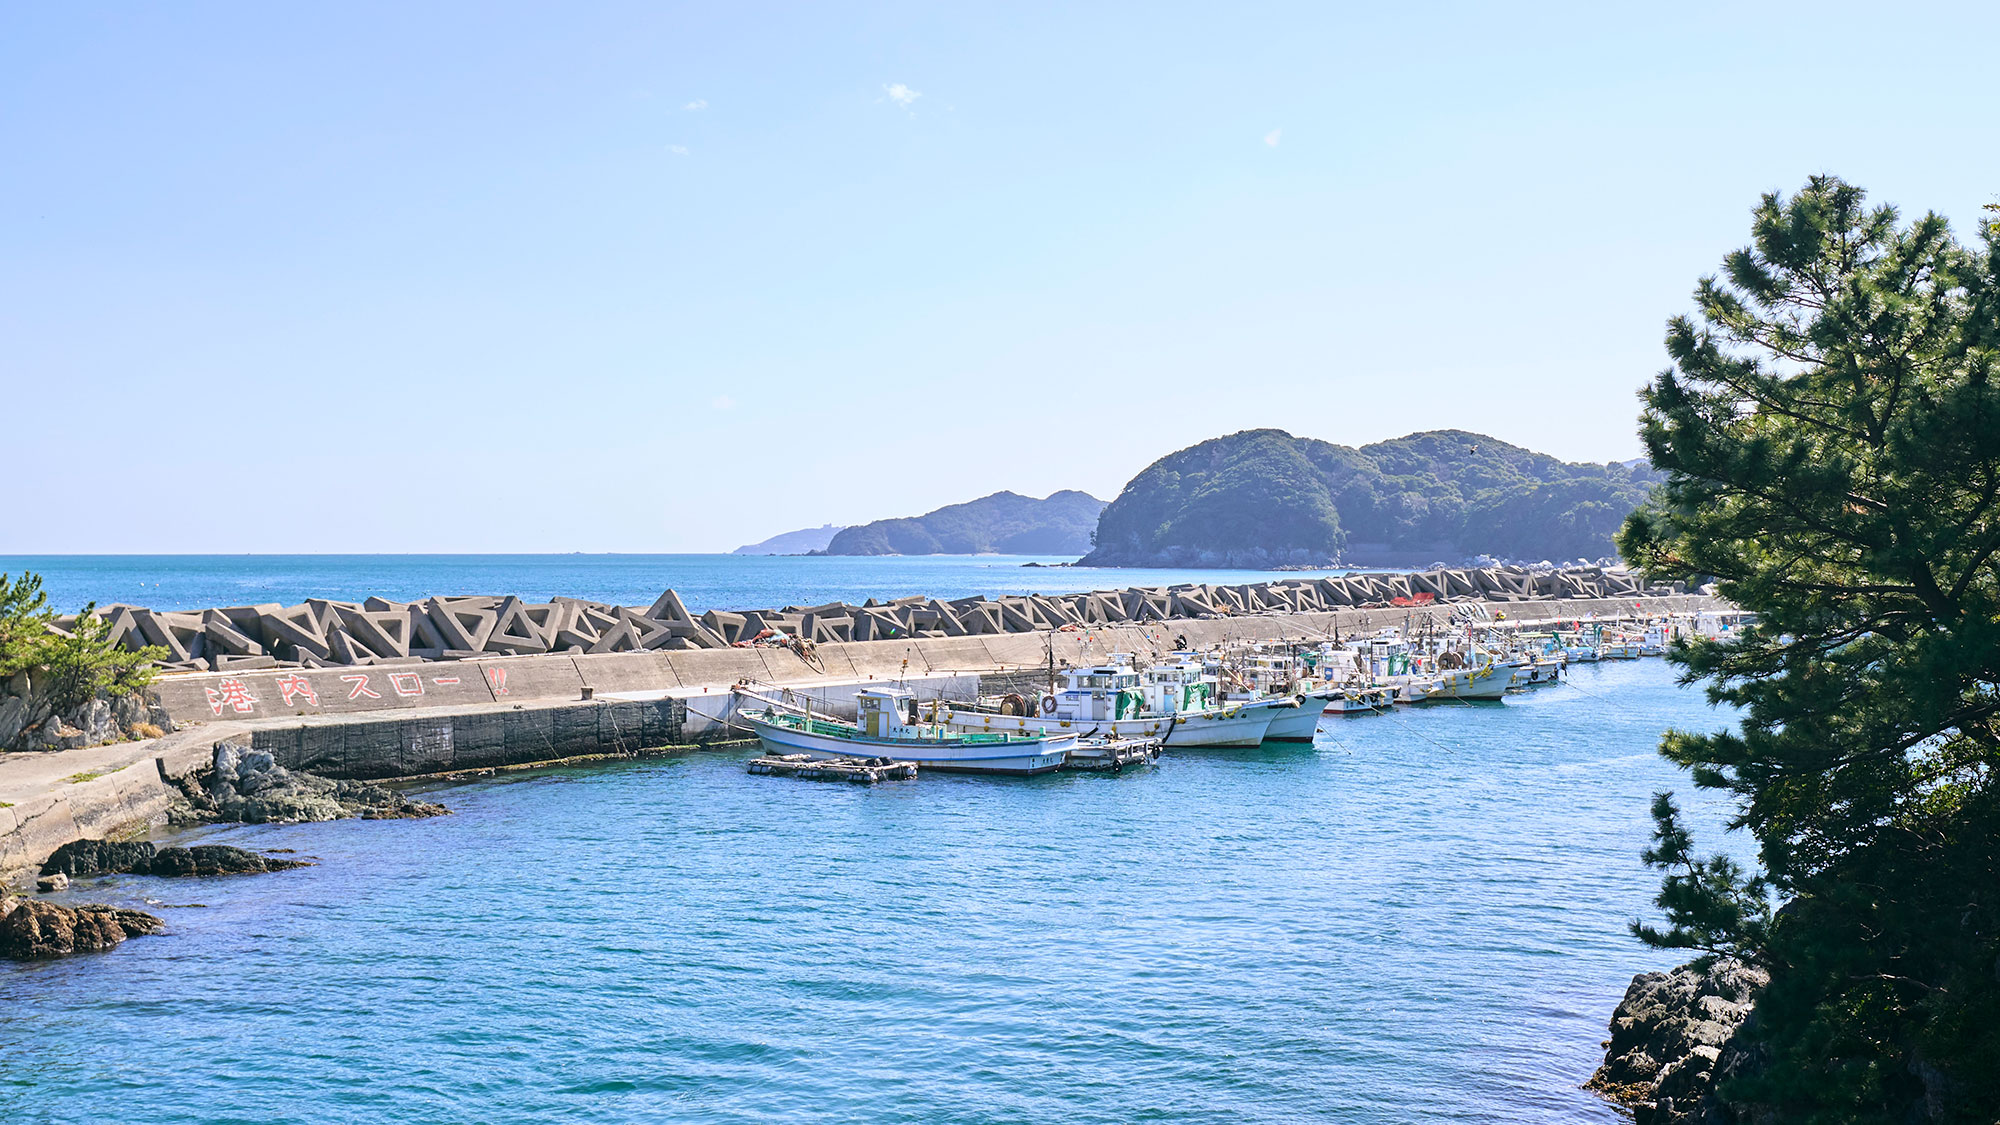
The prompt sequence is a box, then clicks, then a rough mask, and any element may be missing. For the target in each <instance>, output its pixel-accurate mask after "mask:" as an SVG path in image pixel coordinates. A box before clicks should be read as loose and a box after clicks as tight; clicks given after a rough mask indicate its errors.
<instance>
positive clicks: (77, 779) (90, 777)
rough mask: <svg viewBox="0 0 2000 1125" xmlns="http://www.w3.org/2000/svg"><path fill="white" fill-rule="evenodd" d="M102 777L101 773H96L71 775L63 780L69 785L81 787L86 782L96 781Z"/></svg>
mask: <svg viewBox="0 0 2000 1125" xmlns="http://www.w3.org/2000/svg"><path fill="white" fill-rule="evenodd" d="M103 776H104V774H103V772H102V771H100V772H97V773H73V774H70V775H69V776H68V777H65V778H63V780H64V781H67V782H69V783H70V784H71V785H81V784H83V783H84V782H86V781H96V780H97V779H98V778H100V777H103Z"/></svg>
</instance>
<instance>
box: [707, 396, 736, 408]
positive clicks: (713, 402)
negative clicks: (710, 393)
mask: <svg viewBox="0 0 2000 1125" xmlns="http://www.w3.org/2000/svg"><path fill="white" fill-rule="evenodd" d="M708 404H709V405H710V406H713V407H714V408H716V409H717V410H734V409H736V400H735V399H733V398H730V397H729V396H728V395H716V396H715V397H714V398H712V399H709V400H708Z"/></svg>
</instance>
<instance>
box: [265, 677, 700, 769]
mask: <svg viewBox="0 0 2000 1125" xmlns="http://www.w3.org/2000/svg"><path fill="white" fill-rule="evenodd" d="M686 712H687V709H686V704H685V703H684V702H683V701H681V700H680V699H677V698H673V697H665V698H662V699H658V700H647V701H632V700H592V701H589V702H582V701H571V702H549V701H543V702H537V703H525V704H521V705H519V706H509V707H492V706H487V707H482V708H475V709H471V710H466V709H457V708H446V707H434V708H425V709H424V710H421V711H418V712H415V713H408V714H393V715H369V716H365V717H346V716H325V715H316V716H309V717H306V718H303V719H299V720H298V721H296V722H294V723H290V724H285V725H260V726H258V727H256V728H255V729H254V730H252V732H251V735H250V743H251V745H252V746H254V747H256V748H257V749H259V750H265V751H269V752H270V754H271V755H272V757H274V758H276V759H277V761H278V764H279V765H281V766H284V767H286V768H287V769H295V770H307V771H310V772H312V773H316V774H319V775H321V776H322V777H333V778H355V779H372V778H389V777H408V776H411V775H413V774H430V773H446V772H449V771H453V770H465V769H482V768H487V767H492V766H507V765H519V764H521V763H525V762H543V761H549V760H552V759H556V758H569V757H577V756H580V755H584V754H606V753H632V752H637V751H639V750H643V749H648V748H651V747H658V746H673V745H678V744H681V743H682V742H684V741H685V735H684V733H683V726H684V723H685V718H686Z"/></svg>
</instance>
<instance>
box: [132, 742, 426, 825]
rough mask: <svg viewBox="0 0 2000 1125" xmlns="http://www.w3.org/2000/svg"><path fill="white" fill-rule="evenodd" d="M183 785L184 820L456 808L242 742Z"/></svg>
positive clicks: (391, 815) (281, 819) (275, 819)
mask: <svg viewBox="0 0 2000 1125" xmlns="http://www.w3.org/2000/svg"><path fill="white" fill-rule="evenodd" d="M180 787H181V795H182V796H183V797H184V798H185V799H186V802H187V803H186V805H185V807H177V808H176V809H175V810H173V812H172V813H171V814H170V816H171V817H172V819H174V820H176V821H179V822H182V823H205V822H212V821H238V822H242V823H245V824H273V823H279V824H289V823H297V822H303V821H319V820H341V819H345V818H347V817H360V818H361V819H363V820H404V819H412V818H416V817H426V816H442V815H444V814H445V813H447V812H450V811H451V810H449V809H447V808H445V807H444V806H443V805H433V804H429V803H426V802H423V801H412V800H410V799H409V798H408V797H405V796H403V795H402V794H401V793H398V792H396V791H395V790H393V789H386V788H384V787H382V786H380V785H371V784H369V783H368V782H365V781H335V780H332V779H331V778H325V777H320V776H318V775H317V774H310V773H303V772H300V771H298V770H288V769H286V768H285V767H283V766H281V765H279V764H277V761H276V760H275V759H273V758H272V757H271V755H270V754H269V753H268V752H266V751H263V750H253V749H251V748H250V747H248V746H245V745H243V744H242V743H238V742H221V743H217V744H216V747H215V764H214V765H213V766H212V767H210V768H209V769H207V770H204V771H202V772H201V773H200V774H192V775H189V776H187V777H184V778H182V779H181V781H180Z"/></svg>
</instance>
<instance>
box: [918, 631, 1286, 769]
mask: <svg viewBox="0 0 2000 1125" xmlns="http://www.w3.org/2000/svg"><path fill="white" fill-rule="evenodd" d="M1062 676H1063V678H1064V680H1065V681H1066V683H1065V685H1064V686H1063V687H1061V688H1059V689H1056V690H1054V691H1050V692H1048V693H1046V694H1044V695H1042V696H1040V697H1038V698H1030V697H1026V696H1019V695H1015V696H1012V697H1007V696H1002V697H999V698H988V699H982V700H980V702H979V703H977V704H963V703H950V702H939V703H937V704H935V705H932V706H934V708H935V714H936V716H937V721H938V722H939V723H941V724H943V725H944V726H946V727H949V728H951V729H953V730H959V731H967V732H977V733H982V734H984V733H996V734H1000V733H1010V734H1021V733H1050V734H1055V733H1071V734H1075V735H1082V736H1085V737H1110V738H1157V739H1160V740H1161V741H1162V743H1163V744H1164V745H1165V746H1167V747H1168V748H1169V749H1183V748H1187V747H1191V746H1255V745H1257V744H1259V743H1261V742H1262V741H1263V740H1264V732H1265V731H1266V730H1268V729H1270V726H1271V719H1272V715H1273V709H1272V708H1269V707H1257V708H1246V707H1244V706H1242V705H1238V704H1218V703H1217V702H1216V696H1217V692H1216V690H1215V682H1214V680H1213V678H1212V677H1204V676H1203V675H1202V671H1201V666H1200V665H1199V664H1192V663H1189V662H1185V661H1175V662H1172V663H1168V664H1157V665H1154V666H1153V667H1151V668H1148V669H1147V670H1146V671H1144V672H1140V671H1139V670H1138V669H1137V668H1135V667H1133V665H1132V664H1131V663H1130V658H1129V657H1127V656H1124V655H1123V654H1116V653H1114V654H1113V656H1112V663H1110V664H1102V665H1097V666H1094V667H1089V668H1070V669H1065V670H1064V671H1063V672H1062Z"/></svg>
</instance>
